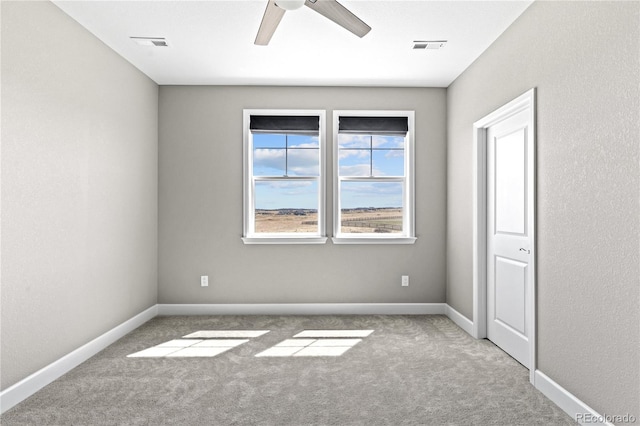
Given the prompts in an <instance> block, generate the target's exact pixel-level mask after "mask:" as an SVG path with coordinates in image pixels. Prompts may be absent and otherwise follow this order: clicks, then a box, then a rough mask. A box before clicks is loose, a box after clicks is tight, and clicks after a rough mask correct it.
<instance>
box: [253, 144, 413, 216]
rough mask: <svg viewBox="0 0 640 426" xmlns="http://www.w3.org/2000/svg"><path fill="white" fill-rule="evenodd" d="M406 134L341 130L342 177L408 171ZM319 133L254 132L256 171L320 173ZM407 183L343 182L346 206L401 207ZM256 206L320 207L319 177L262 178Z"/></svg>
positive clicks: (277, 174)
mask: <svg viewBox="0 0 640 426" xmlns="http://www.w3.org/2000/svg"><path fill="white" fill-rule="evenodd" d="M404 144H405V141H404V137H402V136H384V135H374V136H370V135H352V134H339V135H338V156H339V159H338V167H339V173H340V176H355V177H370V176H381V177H382V176H404V173H405V170H404V168H405V167H404V166H405V164H404ZM319 172H320V149H319V139H318V135H308V134H288V135H285V134H272V133H254V134H253V174H254V176H260V177H283V176H290V177H317V176H319ZM402 193H403V191H402V183H398V182H343V183H342V191H341V195H340V196H341V200H340V201H341V206H342V208H349V209H351V208H359V207H363V208H367V207H374V208H383V207H402V205H403V200H402ZM255 208H256V209H317V208H318V184H317V182H314V181H311V180H309V181H300V180H296V181H282V180H279V181H276V180H273V181H269V180H266V181H258V182H256V183H255Z"/></svg>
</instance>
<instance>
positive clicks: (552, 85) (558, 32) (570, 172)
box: [447, 2, 640, 418]
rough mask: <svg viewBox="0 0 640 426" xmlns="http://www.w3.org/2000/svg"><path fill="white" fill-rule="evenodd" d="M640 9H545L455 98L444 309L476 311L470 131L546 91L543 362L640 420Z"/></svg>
mask: <svg viewBox="0 0 640 426" xmlns="http://www.w3.org/2000/svg"><path fill="white" fill-rule="evenodd" d="M639 82H640V3H638V2H586V3H583V2H535V3H534V4H533V5H532V6H531V7H529V9H527V11H525V12H524V14H523V15H522V16H521V17H520V18H519V19H518V20H516V22H515V23H514V24H513V25H512V26H511V27H510V28H509V29H508V30H507V31H506V32H505V33H504V34H503V35H502V36H501V37H500V38H499V39H498V40H497V41H496V42H495V43H494V44H493V45H492V46H491V47H490V48H489V49H488V50H487V51H486V52H485V53H484V54H483V55H482V56H481V57H480V58H479V59H478V60H477V61H476V62H475V63H474V64H473V65H472V66H471V67H469V68H468V69H467V70H466V71H465V72H464V73H463V74H462V75H461V76H460V77H459V78H458V79H457V80H456V81H455V82H454V83H453V84H452V86H450V87H449V90H448V119H449V121H448V176H447V177H448V208H447V210H448V217H447V220H448V226H447V258H448V266H447V271H448V278H447V301H448V303H449V304H450V305H452V306H453V307H454V308H455V309H457V310H458V311H460V312H462V313H463V314H464V315H466V316H467V317H468V318H471V317H472V299H473V293H472V209H471V207H472V206H471V199H472V142H473V139H472V126H473V122H474V121H476V120H478V119H480V118H482V117H483V116H485V115H487V114H488V113H490V112H492V111H493V110H495V109H496V108H498V107H500V106H501V105H503V104H505V103H507V102H508V101H510V100H511V99H513V98H515V97H517V96H518V95H520V94H521V93H523V92H525V91H526V90H528V89H530V88H532V87H536V88H537V102H538V104H537V114H538V117H537V132H538V133H537V143H538V145H537V202H538V204H537V220H538V222H537V231H538V233H537V247H538V259H537V261H538V271H537V272H538V283H537V284H538V311H537V315H538V318H537V321H538V368H539V369H540V370H541V371H542V372H544V373H545V374H547V375H548V376H550V377H551V378H552V379H553V380H555V381H556V382H558V383H559V384H560V385H561V386H563V387H565V388H566V389H567V390H568V391H570V392H571V393H573V394H574V395H575V396H577V397H578V398H579V399H581V400H582V401H584V402H585V403H587V404H588V405H590V406H591V407H592V408H594V409H595V410H597V411H598V412H600V413H606V414H625V413H632V414H635V416H636V418H640V407H639V403H640V358H639V357H640V355H639V353H640V351H638V348H640V308H639V306H640V300H639V298H640V269H639V266H640V259H639V250H640V239H639V238H640V215H639V213H638V212H639V211H640V210H639V208H640V199H639V196H640V185H639V179H640V169H639V154H638V152H639V143H640V142H639V141H640V104H639V99H640V90H639V85H638V83H639Z"/></svg>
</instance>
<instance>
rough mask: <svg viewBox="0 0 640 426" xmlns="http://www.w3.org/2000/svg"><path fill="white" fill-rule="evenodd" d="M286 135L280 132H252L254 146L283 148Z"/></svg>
mask: <svg viewBox="0 0 640 426" xmlns="http://www.w3.org/2000/svg"><path fill="white" fill-rule="evenodd" d="M286 141H287V139H286V135H284V134H281V133H253V147H254V148H284V147H285V146H286Z"/></svg>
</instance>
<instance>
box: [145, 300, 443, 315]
mask: <svg viewBox="0 0 640 426" xmlns="http://www.w3.org/2000/svg"><path fill="white" fill-rule="evenodd" d="M157 306H158V315H444V314H445V313H446V304H445V303H264V304H263V303H260V304H193V305H191V304H159V305H157Z"/></svg>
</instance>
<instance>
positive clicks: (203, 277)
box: [200, 275, 209, 287]
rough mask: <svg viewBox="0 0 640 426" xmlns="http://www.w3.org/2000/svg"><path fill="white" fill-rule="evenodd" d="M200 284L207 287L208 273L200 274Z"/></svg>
mask: <svg viewBox="0 0 640 426" xmlns="http://www.w3.org/2000/svg"><path fill="white" fill-rule="evenodd" d="M200 286H201V287H209V275H202V276H201V277H200Z"/></svg>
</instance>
